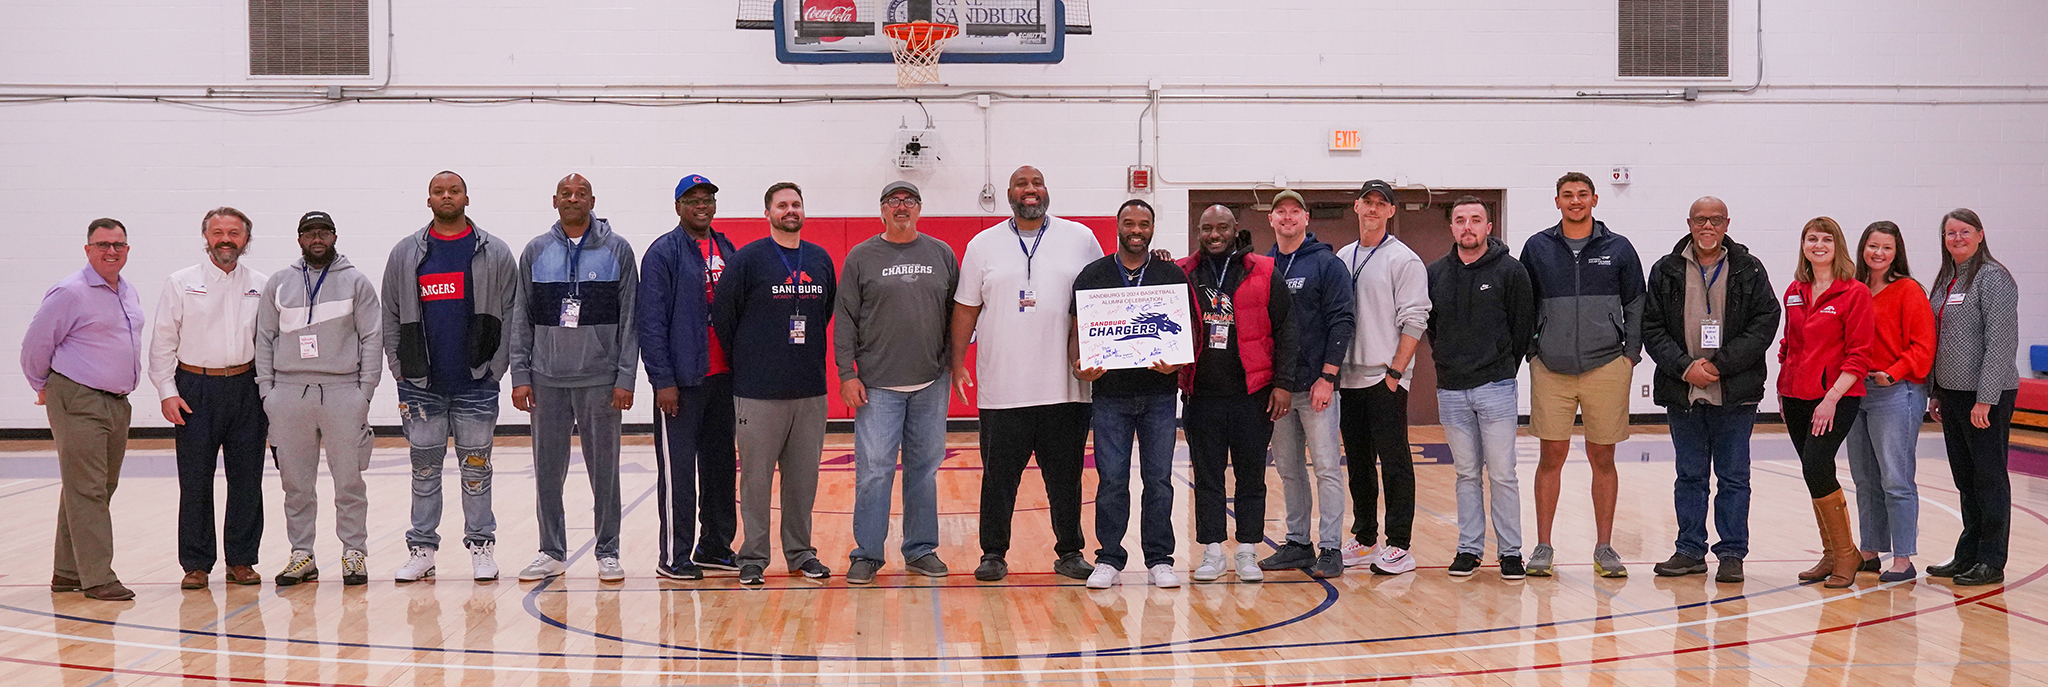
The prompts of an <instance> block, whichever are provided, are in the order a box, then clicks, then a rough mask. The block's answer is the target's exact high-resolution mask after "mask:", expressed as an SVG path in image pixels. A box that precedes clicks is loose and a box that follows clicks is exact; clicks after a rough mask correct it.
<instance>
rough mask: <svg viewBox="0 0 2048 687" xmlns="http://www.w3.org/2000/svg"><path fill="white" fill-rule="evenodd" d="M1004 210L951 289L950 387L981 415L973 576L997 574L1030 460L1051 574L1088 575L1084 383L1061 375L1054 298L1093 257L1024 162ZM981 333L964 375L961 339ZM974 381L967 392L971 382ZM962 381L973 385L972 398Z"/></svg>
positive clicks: (987, 578) (1067, 322)
mask: <svg viewBox="0 0 2048 687" xmlns="http://www.w3.org/2000/svg"><path fill="white" fill-rule="evenodd" d="M1009 196H1010V209H1011V213H1012V216H1011V218H1010V219H1008V220H1005V221H1004V222H1003V223H1001V224H998V225H995V226H993V227H989V228H987V229H984V230H982V231H981V233H980V234H976V235H975V237H974V240H972V241H969V242H967V252H966V253H965V254H963V255H962V257H961V259H960V287H959V289H958V290H957V291H955V292H954V295H953V302H954V303H956V304H958V307H955V308H953V323H952V336H953V340H952V346H951V350H952V358H953V384H954V386H955V388H956V389H957V390H958V391H959V393H960V398H961V400H963V401H971V402H975V403H976V407H977V408H979V409H980V420H981V460H982V466H983V467H982V476H981V551H982V554H981V564H980V565H979V566H978V567H976V568H975V570H974V579H977V580H981V581H984V582H993V581H996V580H1000V579H1003V577H1004V576H1006V575H1008V574H1009V571H1010V567H1009V564H1008V563H1007V562H1006V560H1005V557H1006V556H1007V555H1008V554H1009V551H1010V516H1011V515H1012V514H1013V513H1014V512H1015V511H1016V505H1017V486H1018V481H1019V480H1020V479H1021V478H1022V477H1023V476H1024V467H1025V465H1027V464H1028V463H1030V462H1031V457H1032V455H1033V454H1037V456H1038V468H1039V475H1040V476H1041V477H1042V478H1043V479H1044V480H1045V496H1046V500H1047V501H1048V502H1050V504H1051V511H1052V530H1053V536H1054V537H1055V539H1056V541H1055V543H1054V544H1053V551H1054V552H1055V553H1057V554H1059V560H1058V562H1057V563H1055V564H1054V565H1053V570H1054V571H1055V572H1058V573H1060V574H1061V575H1065V576H1067V577H1071V578H1074V579H1077V580H1085V579H1088V574H1089V573H1091V572H1093V571H1094V566H1093V565H1090V564H1089V563H1088V560H1087V559H1086V558H1085V557H1083V556H1082V555H1081V548H1082V547H1083V546H1085V545H1086V544H1087V541H1086V540H1085V539H1083V537H1082V535H1081V455H1082V452H1083V449H1084V448H1085V447H1086V445H1087V443H1088V386H1087V385H1086V384H1083V383H1081V381H1080V380H1077V379H1075V378H1074V376H1073V375H1071V374H1068V370H1067V335H1068V330H1069V329H1071V328H1072V327H1073V319H1072V318H1070V317H1068V316H1067V309H1066V308H1065V307H1062V306H1064V305H1065V304H1066V303H1067V302H1068V301H1069V300H1070V299H1072V298H1073V290H1074V277H1075V276H1076V275H1079V274H1080V273H1081V268H1083V267H1086V266H1087V265H1088V263H1091V262H1094V261H1095V260H1096V259H1097V258H1100V257H1102V255H1103V253H1102V244H1100V243H1098V242H1096V240H1095V234H1094V232H1091V231H1089V230H1088V228H1087V227H1084V226H1082V225H1081V224H1080V223H1078V222H1074V221H1072V220H1064V219H1060V218H1058V217H1054V216H1052V215H1049V214H1046V211H1047V208H1049V207H1050V206H1051V204H1052V195H1051V194H1050V193H1047V192H1046V189H1045V175H1044V174H1042V173H1040V172H1039V171H1038V170H1037V169H1036V168H1033V167H1028V166H1027V167H1018V168H1017V171H1015V172H1012V173H1011V174H1010V192H1009ZM977 329H979V330H980V332H981V334H982V335H981V336H980V337H978V340H979V342H980V347H979V352H978V353H976V359H975V374H969V372H968V370H967V345H968V344H969V343H970V342H973V341H975V340H977V337H976V336H975V333H976V330H977ZM977 379H979V380H980V385H979V387H978V389H977V387H976V383H975V382H976V380H977ZM970 389H976V390H978V392H979V396H978V398H977V397H976V396H975V395H973V394H971V393H970V391H969V390H970Z"/></svg>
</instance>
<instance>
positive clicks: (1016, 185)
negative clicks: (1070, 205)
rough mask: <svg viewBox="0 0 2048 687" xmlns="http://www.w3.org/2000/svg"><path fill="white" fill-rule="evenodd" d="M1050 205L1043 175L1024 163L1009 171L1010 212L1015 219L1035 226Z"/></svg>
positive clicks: (1049, 195) (1050, 195) (1050, 196)
mask: <svg viewBox="0 0 2048 687" xmlns="http://www.w3.org/2000/svg"><path fill="white" fill-rule="evenodd" d="M1051 207H1052V194H1051V193H1048V192H1047V191H1046V190H1045V175H1044V174H1043V173H1040V172H1039V171H1038V168H1037V167H1033V166H1031V165H1025V166H1023V167H1018V168H1017V171H1015V172H1011V173H1010V213H1011V214H1012V215H1013V216H1015V217H1016V218H1017V221H1019V222H1022V223H1026V224H1030V225H1032V228H1036V226H1037V222H1039V221H1040V220H1043V219H1045V213H1046V212H1047V211H1048V210H1049V209H1050V208H1051Z"/></svg>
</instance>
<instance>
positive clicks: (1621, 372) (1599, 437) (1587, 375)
mask: <svg viewBox="0 0 2048 687" xmlns="http://www.w3.org/2000/svg"><path fill="white" fill-rule="evenodd" d="M1635 367H1636V366H1635V363H1633V362H1630V361H1629V359H1628V357H1627V356H1622V357H1618V358H1615V359H1614V360H1613V361H1612V362H1609V363H1607V364H1606V365H1602V366H1600V367H1599V368H1598V369H1594V370H1590V371H1587V372H1584V373H1580V374H1576V375H1566V374H1558V373H1556V372H1551V371H1550V368H1547V367H1544V366H1543V359H1542V358H1537V359H1535V360H1533V361H1530V363H1529V433H1530V434H1534V435H1536V438H1538V439H1542V440H1545V441H1567V440H1570V439H1571V438H1572V420H1573V417H1574V416H1576V415H1579V414H1581V413H1583V414H1584V418H1583V420H1584V421H1585V424H1586V441H1588V442H1592V443H1595V444H1610V445H1612V444H1619V443H1621V441H1622V440H1623V439H1627V438H1628V388H1629V385H1630V384H1632V383H1633V382H1634V381H1635Z"/></svg>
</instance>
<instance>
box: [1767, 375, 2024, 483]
mask: <svg viewBox="0 0 2048 687" xmlns="http://www.w3.org/2000/svg"><path fill="white" fill-rule="evenodd" d="M1778 405H1779V407H1781V408H1783V410H1782V412H1783V413H1784V415H1785V431H1786V432H1788V433H1790V434H1791V435H1792V450H1794V451H1798V452H1799V471H1800V472H1801V473H1804V474H1805V476H1806V493H1807V495H1808V496H1811V497H1813V498H1821V497H1824V496H1827V495H1828V494H1832V493H1835V492H1838V491H1841V490H1842V482H1841V480H1838V479H1835V456H1836V455H1837V454H1839V453H1840V452H1841V449H1842V441H1844V440H1846V439H1848V438H1849V428H1850V427H1852V426H1854V425H1855V424H1856V409H1858V408H1861V407H1862V406H1863V397H1862V396H1843V397H1842V400H1840V401H1836V402H1835V424H1833V425H1830V426H1828V431H1827V433H1826V434H1822V435H1820V436H1814V435H1813V411H1814V409H1816V408H1819V407H1820V401H1819V400H1818V399H1816V400H1812V401H1808V400H1806V399H1801V398H1786V397H1783V396H1780V397H1778ZM2000 460H2001V461H2003V460H2004V459H2003V458H2000ZM2000 464H2001V465H2003V464H2004V463H2002V462H2001V463H2000Z"/></svg>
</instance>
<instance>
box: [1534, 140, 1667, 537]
mask: <svg viewBox="0 0 2048 687" xmlns="http://www.w3.org/2000/svg"><path fill="white" fill-rule="evenodd" d="M1599 204H1600V196H1598V195H1596V194H1594V193H1593V179H1592V178H1591V177H1588V176H1586V175H1584V174H1581V173H1578V172H1571V173H1569V174H1566V175H1564V176H1563V177H1560V178H1559V179H1558V180H1557V209H1558V212H1559V213H1560V214H1562V215H1563V219H1562V220H1561V221H1559V222H1558V223H1557V224H1556V225H1555V226H1552V227H1551V228H1549V229H1545V230H1543V231H1542V232H1540V233H1538V234H1536V235H1535V236H1531V237H1529V241H1528V242H1527V243H1525V244H1523V245H1522V266H1523V267H1524V268H1527V269H1528V270H1529V281H1530V284H1531V286H1532V287H1533V288H1534V291H1535V294H1536V340H1535V344H1534V346H1533V348H1532V350H1533V351H1534V352H1535V356H1534V362H1533V364H1531V365H1529V433H1530V434H1534V435H1536V438H1537V439H1540V440H1542V446H1543V451H1542V458H1541V461H1540V462H1538V463H1537V466H1536V550H1535V551H1533V552H1531V553H1530V555H1529V563H1528V572H1529V574H1530V575H1532V576H1536V577H1549V576H1550V575H1551V562H1552V559H1553V558H1554V557H1555V555H1556V553H1555V551H1554V550H1553V549H1552V548H1551V546H1550V525H1551V521H1552V520H1554V519H1555V518H1556V517H1557V497H1558V492H1559V491H1560V490H1561V489H1562V484H1560V480H1561V479H1562V477H1563V475H1564V460H1565V456H1566V455H1567V454H1568V453H1569V452H1570V451H1571V439H1572V419H1573V417H1574V416H1577V415H1581V414H1583V415H1584V422H1585V425H1586V460H1587V461H1588V462H1590V463H1592V465H1593V523H1594V529H1595V530H1596V536H1597V537H1598V538H1597V539H1596V540H1595V544H1594V546H1593V571H1594V572H1596V573H1598V574H1599V575H1600V576H1601V577H1626V576H1627V575H1628V570H1627V569H1626V568H1623V567H1622V565H1621V556H1620V555H1619V554H1617V553H1615V551H1614V547H1613V546H1610V545H1609V542H1612V541H1613V533H1614V499H1615V494H1616V492H1617V491H1618V490H1619V488H1620V487H1619V481H1618V480H1617V478H1616V477H1615V473H1614V445H1615V444H1618V443H1621V440H1623V439H1627V438H1628V389H1629V386H1630V385H1631V384H1632V383H1633V380H1634V377H1635V364H1636V362H1637V361H1638V360H1639V359H1641V358H1642V355H1643V264H1642V261H1641V260H1639V259H1638V258H1637V257H1636V249H1635V246H1633V245H1630V244H1629V242H1628V239H1626V238H1622V236H1621V235H1620V234H1616V233H1614V232H1612V231H1608V229H1607V225H1605V224H1602V223H1600V221H1599V220H1596V219H1593V208H1594V207H1595V206H1597V205H1599Z"/></svg>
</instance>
